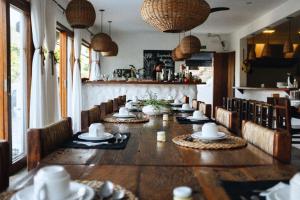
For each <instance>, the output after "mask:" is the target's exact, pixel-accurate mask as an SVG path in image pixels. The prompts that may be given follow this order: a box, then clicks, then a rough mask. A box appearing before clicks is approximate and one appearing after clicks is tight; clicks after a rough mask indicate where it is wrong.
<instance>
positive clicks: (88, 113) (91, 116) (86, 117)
mask: <svg viewBox="0 0 300 200" xmlns="http://www.w3.org/2000/svg"><path fill="white" fill-rule="evenodd" d="M100 122H101V110H100V107H99V106H95V107H93V108H91V109H89V110H85V111H81V129H82V131H87V130H88V128H89V126H90V125H91V124H93V123H100Z"/></svg>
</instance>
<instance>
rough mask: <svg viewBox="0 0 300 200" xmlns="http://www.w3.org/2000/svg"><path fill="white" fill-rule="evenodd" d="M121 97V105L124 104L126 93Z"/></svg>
mask: <svg viewBox="0 0 300 200" xmlns="http://www.w3.org/2000/svg"><path fill="white" fill-rule="evenodd" d="M121 99H122V105H125V104H126V95H123V96H121Z"/></svg>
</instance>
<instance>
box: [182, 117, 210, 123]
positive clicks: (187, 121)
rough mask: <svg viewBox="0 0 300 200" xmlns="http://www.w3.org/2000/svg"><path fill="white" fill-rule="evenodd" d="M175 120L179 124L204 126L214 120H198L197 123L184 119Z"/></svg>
mask: <svg viewBox="0 0 300 200" xmlns="http://www.w3.org/2000/svg"><path fill="white" fill-rule="evenodd" d="M176 119H177V122H178V123H179V124H205V123H208V122H214V120H212V119H206V120H199V121H191V120H189V119H187V118H186V117H176Z"/></svg>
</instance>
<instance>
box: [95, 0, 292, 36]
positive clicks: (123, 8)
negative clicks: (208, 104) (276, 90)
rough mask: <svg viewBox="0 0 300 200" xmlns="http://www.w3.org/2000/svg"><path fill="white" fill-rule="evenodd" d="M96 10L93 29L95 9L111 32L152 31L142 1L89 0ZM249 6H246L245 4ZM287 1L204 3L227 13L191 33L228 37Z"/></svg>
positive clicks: (219, 0) (214, 15) (222, 0)
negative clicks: (143, 10) (144, 13)
mask: <svg viewBox="0 0 300 200" xmlns="http://www.w3.org/2000/svg"><path fill="white" fill-rule="evenodd" d="M90 1H91V2H92V3H93V5H94V6H95V9H96V10H97V12H98V13H97V19H96V23H95V26H96V27H100V12H99V11H98V10H99V9H105V10H106V11H105V13H104V21H105V25H106V27H105V29H106V30H107V23H106V21H108V20H112V21H113V23H112V28H113V31H126V32H140V31H154V28H152V27H151V26H150V25H148V24H146V23H145V22H144V21H143V20H142V18H141V16H140V8H141V5H142V2H143V0H90ZM249 1H250V2H252V4H249V5H248V4H247V2H249ZM286 1H287V0H207V2H208V3H209V4H210V6H211V7H221V6H223V7H229V8H230V10H229V11H224V12H217V13H212V14H211V15H210V16H209V18H208V20H207V21H206V22H205V23H204V24H202V25H200V26H199V27H197V28H196V29H194V30H193V32H197V33H231V32H233V31H235V30H236V29H238V28H240V27H242V26H243V25H245V24H247V23H250V22H251V21H253V20H255V19H256V18H257V17H259V16H262V15H264V14H265V13H266V12H268V11H270V10H272V9H274V8H275V7H277V6H279V5H280V4H282V3H284V2H286Z"/></svg>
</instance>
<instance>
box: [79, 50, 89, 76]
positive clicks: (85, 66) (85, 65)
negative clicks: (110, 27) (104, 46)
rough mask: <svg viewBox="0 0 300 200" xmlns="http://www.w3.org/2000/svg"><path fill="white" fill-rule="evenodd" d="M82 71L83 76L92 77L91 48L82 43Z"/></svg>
mask: <svg viewBox="0 0 300 200" xmlns="http://www.w3.org/2000/svg"><path fill="white" fill-rule="evenodd" d="M80 62H81V63H80V64H81V65H80V67H81V68H80V72H81V78H89V77H90V70H89V69H90V49H89V47H87V46H86V45H81V55H80Z"/></svg>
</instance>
